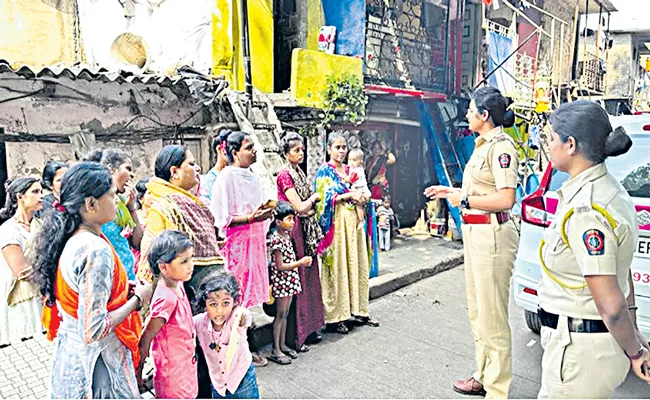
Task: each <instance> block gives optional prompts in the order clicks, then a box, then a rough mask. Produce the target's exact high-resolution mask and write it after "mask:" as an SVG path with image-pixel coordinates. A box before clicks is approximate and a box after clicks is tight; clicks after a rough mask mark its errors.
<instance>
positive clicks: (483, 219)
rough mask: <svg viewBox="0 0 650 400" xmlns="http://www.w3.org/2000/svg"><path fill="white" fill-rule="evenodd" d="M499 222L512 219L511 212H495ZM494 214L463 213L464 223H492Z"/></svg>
mask: <svg viewBox="0 0 650 400" xmlns="http://www.w3.org/2000/svg"><path fill="white" fill-rule="evenodd" d="M494 215H495V216H496V218H497V222H498V223H499V224H503V223H506V222H508V221H510V214H509V213H506V212H498V213H494ZM491 223H492V214H463V224H491Z"/></svg>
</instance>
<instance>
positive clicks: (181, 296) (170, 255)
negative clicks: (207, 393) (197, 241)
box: [138, 231, 199, 399]
mask: <svg viewBox="0 0 650 400" xmlns="http://www.w3.org/2000/svg"><path fill="white" fill-rule="evenodd" d="M193 254H194V244H193V243H192V241H191V240H190V239H189V238H188V237H187V235H185V234H183V233H181V232H178V231H164V232H163V233H161V234H160V235H159V236H158V237H157V238H156V240H154V242H153V244H152V245H151V249H150V251H149V255H148V257H149V265H150V266H151V270H152V271H153V274H154V275H155V276H156V278H158V281H157V282H158V283H157V284H156V289H155V290H154V294H153V297H152V298H151V309H150V314H149V320H148V322H147V326H146V327H145V329H144V331H143V332H142V338H141V339H140V351H141V352H142V359H141V361H140V364H141V365H140V368H138V370H139V371H141V370H142V366H143V365H144V359H145V358H146V357H148V356H149V351H150V350H151V355H152V357H153V361H154V365H155V367H156V368H155V372H154V376H153V386H154V389H155V391H156V397H157V398H159V399H195V398H196V396H197V394H198V393H199V382H198V375H197V363H196V359H195V358H194V357H195V351H194V350H195V337H196V332H195V331H194V321H193V319H192V306H191V305H190V302H189V300H188V296H187V293H186V292H185V289H184V287H183V283H184V282H187V281H189V280H190V279H191V278H192V272H193V270H194V265H193V263H192V255H193Z"/></svg>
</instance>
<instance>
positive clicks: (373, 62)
mask: <svg viewBox="0 0 650 400" xmlns="http://www.w3.org/2000/svg"><path fill="white" fill-rule="evenodd" d="M449 1H450V0H403V1H398V0H395V1H391V2H390V4H391V7H387V6H386V5H385V1H384V0H368V1H367V3H366V17H367V24H366V59H365V79H366V81H367V82H371V83H385V84H388V85H391V86H398V87H403V86H414V87H416V88H418V89H422V90H431V91H437V92H444V91H445V89H446V87H447V82H446V81H447V78H446V77H447V74H448V72H449V69H448V68H454V67H453V66H448V65H447V62H445V54H448V49H447V48H446V47H447V40H448V26H449V23H448V9H449V7H448V4H449ZM454 1H455V0H454Z"/></svg>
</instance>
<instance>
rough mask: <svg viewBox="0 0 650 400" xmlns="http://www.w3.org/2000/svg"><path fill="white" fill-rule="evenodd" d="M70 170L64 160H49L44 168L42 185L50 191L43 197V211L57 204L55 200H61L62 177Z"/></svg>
mask: <svg viewBox="0 0 650 400" xmlns="http://www.w3.org/2000/svg"><path fill="white" fill-rule="evenodd" d="M67 170H68V164H66V163H64V162H62V161H48V162H47V164H45V168H43V176H42V178H43V180H42V181H41V185H42V186H43V189H46V190H49V191H50V193H49V194H47V195H46V196H45V198H44V199H43V210H42V211H41V213H44V212H46V211H47V210H49V209H51V208H52V206H53V205H54V204H55V200H56V201H58V200H59V193H61V179H63V175H65V173H66V171H67Z"/></svg>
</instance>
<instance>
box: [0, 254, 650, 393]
mask: <svg viewBox="0 0 650 400" xmlns="http://www.w3.org/2000/svg"><path fill="white" fill-rule="evenodd" d="M512 310H513V312H512V315H511V326H512V327H513V353H514V362H513V364H514V365H513V369H514V373H515V377H514V380H513V385H512V390H511V393H510V394H511V397H513V398H534V397H536V395H537V391H538V390H539V381H540V372H541V368H540V359H541V353H542V352H541V347H540V345H539V341H538V339H539V337H538V336H537V335H535V334H533V333H531V332H530V331H528V329H527V328H526V326H525V323H524V320H523V316H522V313H521V311H520V310H519V309H517V308H514V306H513V309H512ZM371 311H372V313H373V316H375V317H376V318H377V319H379V320H380V321H381V324H382V325H381V327H379V328H368V327H363V328H357V329H355V330H354V331H352V333H350V334H349V335H347V336H340V335H333V334H329V335H326V336H325V340H324V341H323V343H321V344H319V345H318V346H315V347H314V348H312V350H311V351H310V352H309V353H307V354H303V355H301V357H300V358H299V359H298V360H295V361H294V363H293V364H292V365H290V366H282V367H281V366H278V365H275V364H270V365H269V366H268V367H266V368H260V369H258V379H259V384H260V390H261V394H262V397H264V398H432V397H435V398H462V397H463V396H460V395H458V394H456V393H455V392H454V391H453V390H452V388H451V381H452V380H453V379H456V378H458V377H465V376H468V375H469V374H470V373H471V372H472V369H473V364H474V361H473V351H474V350H473V347H472V338H471V333H470V331H469V323H468V321H467V316H466V308H465V294H464V284H463V268H462V267H458V268H454V269H452V270H450V271H447V272H443V273H441V274H439V275H436V276H434V277H432V278H429V279H426V280H423V281H421V282H418V283H416V284H414V285H412V286H409V287H406V288H404V289H401V290H399V291H397V292H394V293H392V294H390V295H387V296H385V297H382V298H380V299H378V300H376V301H374V302H373V303H372V305H371ZM49 354H50V346H49V345H48V343H47V342H46V341H45V340H44V339H39V340H30V341H28V342H26V343H24V344H22V345H20V346H16V347H8V348H5V349H2V350H0V368H1V370H2V371H1V372H0V382H1V383H0V398H16V397H23V398H24V397H43V396H44V395H45V393H46V389H45V384H46V383H45V382H46V374H47V370H48V364H49ZM649 396H650V388H649V387H648V386H646V385H644V384H642V383H640V381H638V380H637V379H636V378H635V377H633V376H630V377H628V380H627V381H626V383H625V384H624V386H623V387H621V388H620V389H619V390H618V392H617V393H616V397H617V398H648V397H649Z"/></svg>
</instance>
